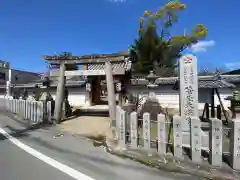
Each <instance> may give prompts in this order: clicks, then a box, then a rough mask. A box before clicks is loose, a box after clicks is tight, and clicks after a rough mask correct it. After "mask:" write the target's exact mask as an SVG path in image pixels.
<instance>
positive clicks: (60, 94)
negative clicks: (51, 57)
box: [54, 61, 66, 123]
mask: <svg viewBox="0 0 240 180" xmlns="http://www.w3.org/2000/svg"><path fill="white" fill-rule="evenodd" d="M65 71H66V65H65V64H64V62H63V61H60V70H59V73H60V74H59V79H58V85H57V93H56V100H55V101H56V103H55V112H54V115H55V120H56V122H57V123H60V121H61V118H62V117H61V116H62V107H63V98H64V90H65Z"/></svg>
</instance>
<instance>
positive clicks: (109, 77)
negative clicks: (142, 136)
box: [105, 61, 116, 127]
mask: <svg viewBox="0 0 240 180" xmlns="http://www.w3.org/2000/svg"><path fill="white" fill-rule="evenodd" d="M105 72H106V82H107V92H108V106H109V115H110V118H111V121H112V122H111V125H112V127H116V96H115V89H114V83H113V73H112V65H111V62H109V61H107V62H106V63H105Z"/></svg>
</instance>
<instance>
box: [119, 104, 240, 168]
mask: <svg viewBox="0 0 240 180" xmlns="http://www.w3.org/2000/svg"><path fill="white" fill-rule="evenodd" d="M116 113H117V114H116V123H117V124H116V125H117V136H118V144H119V145H120V147H121V148H123V149H136V150H137V149H141V150H144V151H147V152H148V153H152V152H154V151H155V152H157V153H158V154H159V155H167V154H168V153H167V152H168V149H171V151H172V153H173V156H175V157H176V158H178V159H182V160H183V159H184V153H183V152H184V150H183V149H184V148H185V147H186V146H184V144H183V139H184V135H183V134H184V131H183V129H182V126H183V121H186V120H185V119H183V118H182V117H181V116H178V115H175V116H173V119H172V120H169V119H168V117H166V116H165V115H164V114H158V115H157V120H151V117H150V113H144V114H143V118H142V119H139V118H138V114H137V112H132V113H130V114H129V113H127V112H126V111H124V110H123V109H121V107H119V106H117V111H116ZM231 123H232V126H231V128H230V131H229V133H230V136H228V135H227V136H228V137H227V141H229V143H228V145H227V146H228V148H229V151H228V152H227V154H228V158H229V162H230V165H231V167H232V168H233V169H237V170H240V119H239V120H238V119H235V120H232V121H231ZM202 131H203V130H202V123H201V121H200V120H199V118H197V117H191V118H190V133H189V136H190V144H189V147H188V149H189V150H190V151H189V152H190V154H189V156H190V157H191V160H192V161H193V162H194V163H197V164H201V163H202V160H203V158H202V152H203V151H206V153H208V159H209V162H210V164H211V165H213V166H222V163H223V155H224V151H223V146H225V141H226V140H225V138H226V137H225V136H226V135H225V134H224V126H223V123H222V121H221V120H219V119H216V118H214V119H211V120H210V127H209V132H208V133H207V134H208V136H207V137H208V138H209V139H208V142H209V149H208V150H204V149H203V148H202V143H203V142H202V141H204V140H203V137H202Z"/></svg>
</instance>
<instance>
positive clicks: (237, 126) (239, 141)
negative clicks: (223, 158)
mask: <svg viewBox="0 0 240 180" xmlns="http://www.w3.org/2000/svg"><path fill="white" fill-rule="evenodd" d="M230 133H231V136H230V164H231V166H232V168H233V169H235V170H240V119H233V121H232V129H231V131H230Z"/></svg>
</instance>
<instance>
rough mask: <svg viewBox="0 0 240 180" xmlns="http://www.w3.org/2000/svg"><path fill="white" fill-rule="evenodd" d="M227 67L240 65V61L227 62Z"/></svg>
mask: <svg viewBox="0 0 240 180" xmlns="http://www.w3.org/2000/svg"><path fill="white" fill-rule="evenodd" d="M225 66H226V67H228V68H231V67H234V66H238V67H239V66H240V62H234V63H226V64H225Z"/></svg>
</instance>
